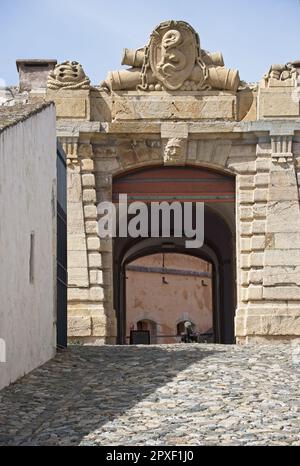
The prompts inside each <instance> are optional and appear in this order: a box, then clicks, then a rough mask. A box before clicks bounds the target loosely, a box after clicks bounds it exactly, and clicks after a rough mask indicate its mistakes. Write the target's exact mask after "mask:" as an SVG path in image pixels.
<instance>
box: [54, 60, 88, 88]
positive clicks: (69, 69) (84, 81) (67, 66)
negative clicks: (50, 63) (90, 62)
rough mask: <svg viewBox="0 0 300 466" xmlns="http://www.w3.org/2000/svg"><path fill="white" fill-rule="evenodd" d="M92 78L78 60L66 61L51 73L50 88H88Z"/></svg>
mask: <svg viewBox="0 0 300 466" xmlns="http://www.w3.org/2000/svg"><path fill="white" fill-rule="evenodd" d="M89 86H90V80H89V78H88V77H87V76H86V74H85V72H84V71H83V68H82V66H81V65H80V63H78V62H77V61H65V62H63V63H60V64H59V65H57V66H56V67H55V68H54V70H53V71H52V72H51V73H50V74H49V78H48V88H50V89H59V88H61V89H63V88H65V89H88V88H89Z"/></svg>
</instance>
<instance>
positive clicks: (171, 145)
mask: <svg viewBox="0 0 300 466" xmlns="http://www.w3.org/2000/svg"><path fill="white" fill-rule="evenodd" d="M185 144H186V141H185V140H184V139H181V138H170V139H168V142H167V144H166V145H165V149H164V163H165V164H172V163H178V162H180V161H181V160H182V159H183V158H184V156H185Z"/></svg>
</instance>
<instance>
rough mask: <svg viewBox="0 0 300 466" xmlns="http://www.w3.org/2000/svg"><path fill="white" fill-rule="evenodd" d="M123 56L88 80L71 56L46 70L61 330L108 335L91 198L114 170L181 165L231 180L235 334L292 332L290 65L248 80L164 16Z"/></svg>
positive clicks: (108, 287)
mask: <svg viewBox="0 0 300 466" xmlns="http://www.w3.org/2000/svg"><path fill="white" fill-rule="evenodd" d="M70 63H73V62H68V67H71V66H72V65H70ZM123 64H126V65H130V66H131V67H130V68H127V69H124V70H121V71H116V72H112V73H110V74H109V75H108V77H107V78H106V80H105V81H103V82H102V83H101V85H100V86H98V87H97V86H96V87H92V86H90V85H89V84H88V83H89V81H88V78H86V76H85V73H84V71H83V70H82V68H81V67H80V68H78V64H77V65H76V66H77V68H76V70H77V71H76V73H74V76H73V78H72V73H70V72H69V71H70V68H69V71H68V70H67V71H68V73H67V74H68V79H67V78H66V79H67V82H68V86H64V85H63V81H61V82H62V85H58V83H57V82H56V85H55V86H54V85H53V77H55V76H56V77H57V78H58V81H59V72H58V73H56V75H55V70H54V71H53V72H52V75H50V78H49V80H50V85H49V86H48V89H47V90H45V92H46V94H45V96H44V98H45V99H47V100H51V101H54V102H55V103H56V110H57V134H58V137H59V138H60V140H61V142H62V144H63V147H64V149H65V151H66V154H67V158H68V228H69V234H68V251H69V252H68V260H69V298H68V299H69V336H70V337H71V339H73V340H77V341H81V342H83V343H90V344H100V343H108V342H109V343H113V342H115V341H116V324H117V322H116V314H115V310H114V303H113V279H112V266H113V250H112V241H111V240H107V239H105V240H104V239H100V238H99V235H98V230H97V219H98V217H97V207H96V206H97V203H99V202H100V201H102V200H111V199H112V186H113V179H114V176H116V175H120V174H122V173H126V172H127V171H129V170H136V169H142V168H146V167H151V166H164V165H174V166H176V165H180V166H185V165H186V166H195V167H206V168H209V169H211V170H217V171H220V172H222V173H225V174H230V175H233V176H234V177H235V180H236V199H235V212H236V219H235V232H236V234H235V241H236V312H235V335H236V341H237V342H238V343H247V342H272V341H278V340H283V341H285V340H290V339H296V338H300V228H299V226H300V212H299V186H298V179H299V167H300V106H299V95H300V94H299V89H300V87H299V77H298V74H299V70H300V63H299V62H292V63H288V64H286V65H273V66H272V67H271V69H270V71H269V72H268V73H267V74H266V75H265V76H264V77H263V79H262V81H261V82H259V83H258V84H255V85H253V84H251V85H250V84H247V83H245V82H244V81H240V78H239V75H238V72H237V71H236V70H228V69H227V68H225V66H224V61H223V57H222V55H221V54H220V53H213V54H211V53H208V52H206V51H205V50H204V49H202V48H201V46H200V41H199V37H198V35H197V34H196V32H195V31H194V30H193V28H192V27H191V26H189V25H188V24H186V23H185V22H182V21H168V22H164V23H162V24H161V25H159V26H158V27H157V28H156V29H155V30H154V32H153V33H152V34H151V37H150V41H149V43H148V45H147V46H145V47H143V48H141V49H138V50H127V49H126V50H125V53H124V57H123ZM58 66H59V67H62V68H64V66H65V64H62V65H58ZM62 68H56V69H58V71H59V70H61V69H62ZM64 71H66V70H64ZM53 73H54V74H53ZM51 76H52V77H51ZM72 79H73V84H74V85H72V83H71V82H70V81H72ZM48 82H49V81H48ZM80 83H82V84H83V85H80ZM32 96H33V97H34V96H35V94H34V92H33V91H32ZM29 98H30V96H29Z"/></svg>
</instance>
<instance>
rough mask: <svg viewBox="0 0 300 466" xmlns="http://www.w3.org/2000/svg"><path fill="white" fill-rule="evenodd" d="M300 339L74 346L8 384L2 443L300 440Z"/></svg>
mask: <svg viewBox="0 0 300 466" xmlns="http://www.w3.org/2000/svg"><path fill="white" fill-rule="evenodd" d="M299 378H300V354H299V347H296V346H293V345H289V344H287V345H278V346H274V345H272V346H252V345H249V346H229V345H205V344H203V345H201V344H187V345H184V344H177V345H162V346H158V345H157V346H138V347H135V346H128V347H126V346H102V347H76V346H74V347H70V348H69V349H68V351H66V352H63V353H60V354H58V355H57V356H56V358H55V359H53V360H52V361H50V362H49V363H47V364H45V365H44V366H42V367H40V368H39V369H37V370H35V371H33V372H32V373H31V374H29V375H28V376H26V377H24V378H23V379H21V380H20V381H19V382H17V383H15V384H13V385H11V386H10V387H7V388H6V389H4V390H2V391H1V392H0V445H216V444H217V445H222V444H223V445H273V444H275V445H300V433H299V431H300V414H299V411H300V389H299V385H300V383H299V382H300V380H299Z"/></svg>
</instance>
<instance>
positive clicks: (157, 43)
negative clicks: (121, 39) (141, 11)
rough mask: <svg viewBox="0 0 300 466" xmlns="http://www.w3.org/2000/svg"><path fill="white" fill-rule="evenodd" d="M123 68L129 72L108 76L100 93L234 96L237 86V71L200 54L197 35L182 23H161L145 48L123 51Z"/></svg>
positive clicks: (215, 56)
mask: <svg viewBox="0 0 300 466" xmlns="http://www.w3.org/2000/svg"><path fill="white" fill-rule="evenodd" d="M122 64H124V65H129V66H131V68H129V69H127V70H119V71H113V72H111V73H109V75H108V77H107V79H106V81H104V82H103V83H102V88H103V89H106V90H108V91H118V90H135V89H140V90H143V91H160V90H163V89H164V90H168V91H177V90H180V91H197V90H205V89H222V90H229V91H234V92H235V91H236V90H237V88H238V86H239V84H240V78H239V74H238V71H237V70H231V69H227V68H225V67H224V62H223V57H222V55H221V54H220V53H218V52H217V53H214V54H210V53H209V52H207V51H205V50H202V49H201V48H200V41H199V36H198V34H197V33H196V32H195V30H194V29H193V28H192V27H191V26H190V25H189V24H188V23H186V22H184V21H166V22H163V23H161V24H160V25H159V26H158V27H157V28H156V29H155V30H154V31H153V33H152V34H151V36H150V41H149V44H148V45H147V46H146V47H144V48H140V49H138V50H128V49H125V51H124V56H123V60H122Z"/></svg>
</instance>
